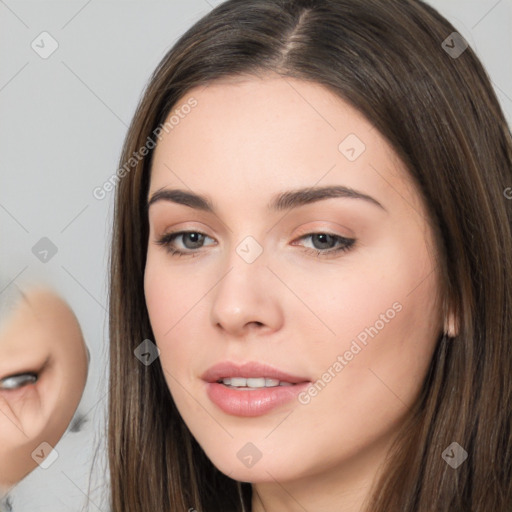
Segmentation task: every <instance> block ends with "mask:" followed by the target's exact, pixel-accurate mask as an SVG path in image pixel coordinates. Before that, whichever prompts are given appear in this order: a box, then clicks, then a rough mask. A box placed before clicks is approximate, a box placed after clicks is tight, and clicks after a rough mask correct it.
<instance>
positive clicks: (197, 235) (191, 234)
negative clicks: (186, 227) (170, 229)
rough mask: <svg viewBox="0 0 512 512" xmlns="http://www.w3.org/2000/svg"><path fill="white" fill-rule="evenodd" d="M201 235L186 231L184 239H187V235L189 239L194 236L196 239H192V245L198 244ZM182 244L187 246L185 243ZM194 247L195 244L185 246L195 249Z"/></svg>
mask: <svg viewBox="0 0 512 512" xmlns="http://www.w3.org/2000/svg"><path fill="white" fill-rule="evenodd" d="M201 236H202V235H200V234H199V233H187V234H186V236H185V237H184V241H185V240H186V239H187V237H189V238H191V239H194V238H196V240H192V245H194V244H198V243H199V242H200V241H201ZM184 245H185V246H187V244H186V243H185V244H184ZM196 248H197V247H196V246H193V247H188V246H187V249H196Z"/></svg>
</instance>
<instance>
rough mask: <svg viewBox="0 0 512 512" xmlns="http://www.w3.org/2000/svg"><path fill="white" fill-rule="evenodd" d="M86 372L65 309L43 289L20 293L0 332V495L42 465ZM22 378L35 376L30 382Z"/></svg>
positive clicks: (83, 351) (81, 346)
mask: <svg viewBox="0 0 512 512" xmlns="http://www.w3.org/2000/svg"><path fill="white" fill-rule="evenodd" d="M87 371H88V353H87V348H86V346H85V342H84V340H83V336H82V332H81V330H80V326H79V324H78V321H77V319H76V317H75V315H74V314H73V312H72V311H71V309H70V308H69V306H68V305H67V304H66V303H65V302H64V301H63V300H62V299H61V298H59V297H58V296H57V295H55V294H54V293H53V292H51V291H50V290H47V289H42V288H39V289H32V290H30V291H29V292H27V293H25V294H24V295H23V300H21V301H20V302H19V303H18V304H17V305H16V308H15V309H14V311H13V312H12V313H11V315H10V316H9V318H8V321H7V322H6V323H5V324H4V327H3V329H2V331H0V439H1V440H2V442H1V444H0V491H4V492H5V491H6V490H8V489H9V488H10V487H12V486H13V485H14V484H16V483H17V482H18V481H19V480H21V479H22V478H23V477H25V476H26V475H27V474H28V473H30V472H31V471H32V470H33V469H34V468H36V467H37V466H38V465H41V467H43V468H44V467H45V464H44V461H45V460H47V458H48V455H50V454H52V449H53V448H54V447H55V445H56V444H57V443H58V441H59V440H60V438H61V437H62V435H63V434H64V432H65V431H66V428H67V427H68V425H69V423H70V421H71V419H72V418H73V415H74V413H75V411H76V409H77V407H78V404H79V402H80V399H81V397H82V393H83V390H84V387H85V383H86V380H87ZM22 375H24V376H25V377H27V376H30V375H31V376H32V378H33V376H34V375H35V376H36V377H35V382H34V381H33V380H30V379H29V380H27V379H26V378H25V381H24V378H23V377H21V376H22ZM55 455H56V454H55V453H53V454H52V457H54V456H55ZM48 460H50V459H48Z"/></svg>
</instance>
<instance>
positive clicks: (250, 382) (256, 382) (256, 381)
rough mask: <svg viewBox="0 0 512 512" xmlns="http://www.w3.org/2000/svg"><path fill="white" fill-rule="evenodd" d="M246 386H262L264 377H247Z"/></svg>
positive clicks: (263, 385)
mask: <svg viewBox="0 0 512 512" xmlns="http://www.w3.org/2000/svg"><path fill="white" fill-rule="evenodd" d="M247 386H248V387H250V388H264V387H265V377H253V378H250V379H247Z"/></svg>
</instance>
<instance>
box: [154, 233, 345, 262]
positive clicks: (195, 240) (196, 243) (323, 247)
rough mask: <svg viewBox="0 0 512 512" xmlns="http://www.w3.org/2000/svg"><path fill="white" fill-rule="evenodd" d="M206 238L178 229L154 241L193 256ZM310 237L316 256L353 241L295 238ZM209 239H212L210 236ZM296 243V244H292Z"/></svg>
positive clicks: (316, 235) (314, 235)
mask: <svg viewBox="0 0 512 512" xmlns="http://www.w3.org/2000/svg"><path fill="white" fill-rule="evenodd" d="M180 238H181V246H182V247H181V248H176V247H175V245H174V244H175V242H176V240H178V239H180ZM206 238H210V237H209V236H207V235H205V234H204V233H200V232H199V231H179V232H176V233H167V234H165V235H163V236H162V237H161V238H160V239H159V240H157V241H156V243H157V244H158V245H162V246H164V247H165V248H166V250H167V251H168V252H169V253H170V254H171V255H176V256H183V255H190V256H194V255H195V254H196V253H197V250H196V249H200V248H201V247H203V243H204V241H205V239H206ZM307 238H310V239H311V241H312V243H313V246H314V247H313V248H307V247H306V251H307V252H313V253H315V254H316V255H317V256H326V255H331V254H334V253H339V252H342V251H348V250H349V249H351V248H352V246H353V245H354V243H355V239H354V238H346V237H343V236H340V235H333V234H331V233H308V234H306V235H303V236H301V237H300V238H298V239H297V240H303V239H307ZM210 240H213V239H212V238H210ZM294 245H296V244H294ZM315 245H316V247H315Z"/></svg>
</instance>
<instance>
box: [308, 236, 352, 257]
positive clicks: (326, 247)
mask: <svg viewBox="0 0 512 512" xmlns="http://www.w3.org/2000/svg"><path fill="white" fill-rule="evenodd" d="M304 238H310V239H311V242H312V244H313V248H312V249H311V248H308V251H312V252H314V253H315V254H316V255H317V256H329V255H332V254H336V253H339V252H344V251H348V250H350V249H351V248H352V247H353V245H354V243H355V239H354V238H346V237H344V236H340V235H333V234H331V233H309V234H307V235H303V236H301V237H300V238H299V240H302V239H304ZM315 244H316V245H317V247H314V246H315ZM318 246H319V247H318Z"/></svg>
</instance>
